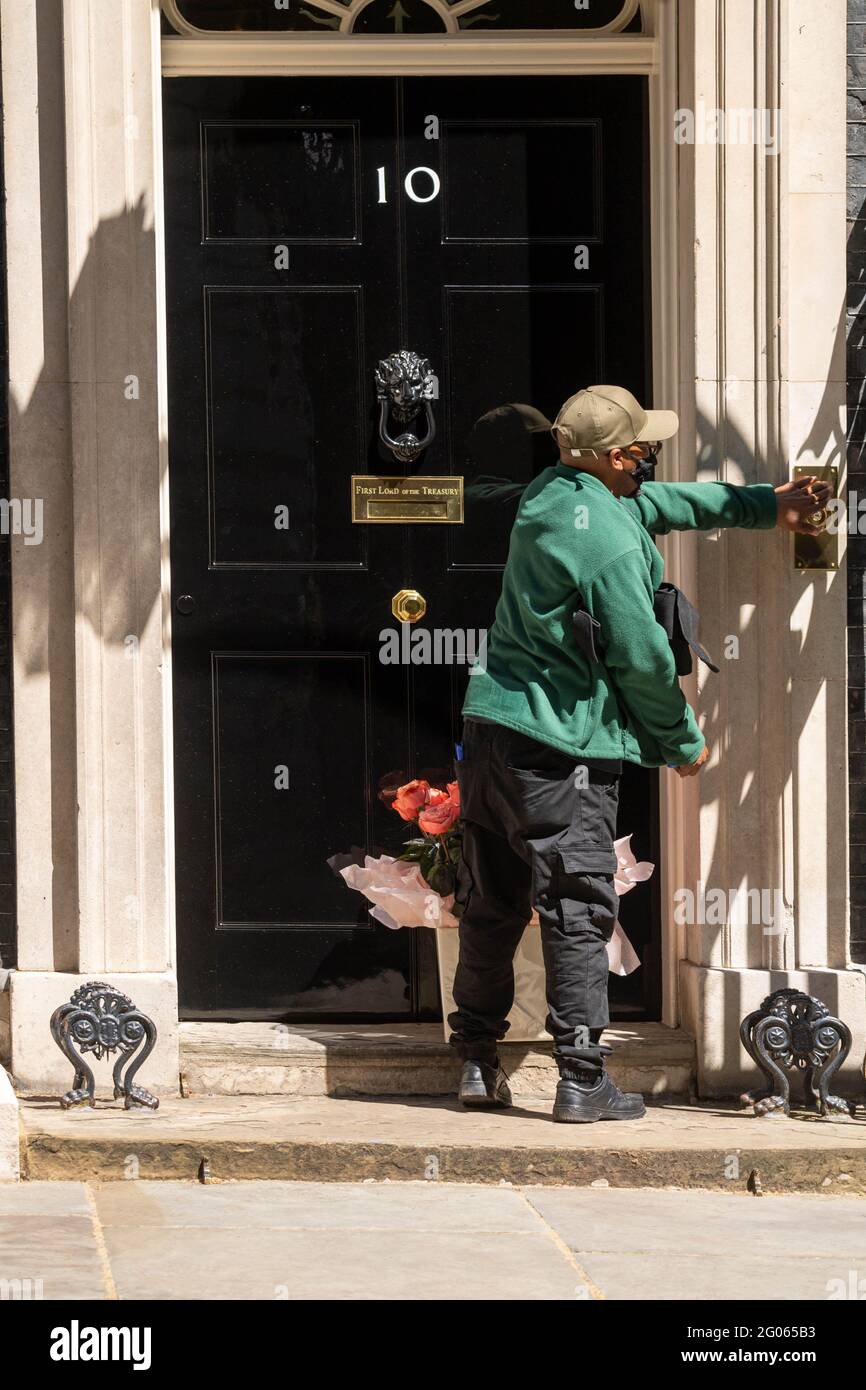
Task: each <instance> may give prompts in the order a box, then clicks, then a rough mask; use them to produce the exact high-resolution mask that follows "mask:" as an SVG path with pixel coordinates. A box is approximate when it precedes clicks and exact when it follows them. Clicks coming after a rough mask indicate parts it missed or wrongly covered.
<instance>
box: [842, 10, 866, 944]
mask: <svg viewBox="0 0 866 1390" xmlns="http://www.w3.org/2000/svg"><path fill="white" fill-rule="evenodd" d="M847 86H848V169H847V185H848V204H847V210H848V304H847V323H846V330H847V342H848V370H847V375H848V426H847V438H848V470H849V472H848V489H849V491H850V492H856V493H857V494H858V496H859V497H864V498H866V343H864V331H866V298H864V297H866V0H848V79H847ZM864 616H866V535H863V536H860V535H857V536H850V537H849V541H848V702H849V703H848V709H849V724H848V767H849V775H850V793H849V795H850V807H851V815H850V820H849V826H850V830H849V834H850V852H851V869H850V875H851V879H850V882H851V958H852V960H854V961H859V962H866V654H864V653H866V637H864Z"/></svg>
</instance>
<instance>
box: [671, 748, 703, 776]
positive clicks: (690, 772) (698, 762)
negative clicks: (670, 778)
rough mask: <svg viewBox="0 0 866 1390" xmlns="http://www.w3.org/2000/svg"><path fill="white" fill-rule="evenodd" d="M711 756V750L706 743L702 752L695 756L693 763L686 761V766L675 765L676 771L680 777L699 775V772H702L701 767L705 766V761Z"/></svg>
mask: <svg viewBox="0 0 866 1390" xmlns="http://www.w3.org/2000/svg"><path fill="white" fill-rule="evenodd" d="M709 756H710V750H709V748H708V746H707V745H706V744H704V746H703V748H702V749H701V751H700V753H699V754H698V756H697V757H696V758H695V760H694V762H693V763H686V765H685V766H684V767H675V768H674V772H675V773H676V774H677V776H678V777H697V775H698V773H699V772H700V770H701V768H702V767H703V765H704V763H705V762H706V761H707V758H708V757H709Z"/></svg>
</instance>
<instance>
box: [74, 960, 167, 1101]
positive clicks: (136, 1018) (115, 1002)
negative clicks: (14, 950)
mask: <svg viewBox="0 0 866 1390" xmlns="http://www.w3.org/2000/svg"><path fill="white" fill-rule="evenodd" d="M51 1036H52V1037H53V1039H54V1041H55V1042H56V1043H57V1046H58V1047H59V1048H60V1051H61V1052H62V1053H63V1055H64V1057H67V1058H68V1059H69V1061H70V1062H71V1063H72V1065H73V1067H74V1069H75V1080H74V1081H73V1083H72V1090H71V1091H67V1092H66V1095H65V1096H62V1097H61V1100H60V1104H61V1105H62V1107H63V1109H64V1110H69V1109H70V1108H71V1107H72V1106H75V1105H94V1104H95V1099H96V1098H95V1083H94V1080H93V1072H92V1071H91V1069H90V1067H89V1066H88V1065H87V1063H86V1061H85V1060H84V1054H85V1053H87V1052H91V1053H92V1054H93V1056H94V1057H95V1058H96V1060H97V1061H101V1060H102V1058H103V1057H105V1056H110V1055H111V1054H112V1053H114V1052H119V1054H120V1055H119V1057H118V1058H117V1061H116V1062H115V1064H114V1069H113V1071H112V1073H111V1079H112V1081H113V1082H114V1098H115V1100H117V1099H119V1097H120V1096H123V1104H124V1109H125V1110H156V1109H157V1108H158V1106H159V1101H158V1100H157V1099H156V1096H152V1095H151V1094H150V1091H145V1090H144V1089H143V1088H142V1087H141V1086H133V1084H132V1078H133V1077H134V1075H135V1073H136V1072H137V1071H138V1069H139V1067H140V1066H141V1064H142V1062H143V1061H145V1059H146V1058H147V1057H149V1056H150V1054H151V1052H152V1051H153V1049H154V1047H155V1046H156V1024H155V1023H154V1022H153V1019H150V1018H148V1016H147V1014H143V1013H142V1012H141V1010H140V1009H137V1008H136V1007H135V1005H134V1004H133V1002H132V1000H131V999H128V998H127V996H126V995H125V994H121V993H120V990H118V989H115V988H114V987H113V986H112V985H106V984H103V982H102V981H101V980H90V981H89V982H88V983H87V984H86V985H80V986H79V987H78V989H77V990H76V991H75V993H74V994H73V995H72V998H71V999H70V1000H69V1003H68V1004H61V1005H60V1007H59V1008H57V1009H55V1010H54V1013H53V1014H52V1015H51ZM136 1054H137V1055H136ZM124 1068H126V1074H125V1075H124V1074H123V1072H124Z"/></svg>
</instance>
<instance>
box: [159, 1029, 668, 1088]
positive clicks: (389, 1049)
mask: <svg viewBox="0 0 866 1390" xmlns="http://www.w3.org/2000/svg"><path fill="white" fill-rule="evenodd" d="M604 1041H605V1042H606V1043H608V1044H609V1045H610V1046H611V1047H612V1048H613V1052H612V1054H611V1056H610V1057H609V1058H608V1062H607V1065H608V1069H609V1071H610V1073H611V1075H612V1077H613V1079H614V1080H615V1081H616V1082H617V1084H618V1085H619V1086H620V1087H621V1088H622V1089H623V1090H625V1091H640V1092H641V1093H642V1094H643V1095H645V1096H653V1097H662V1096H687V1095H689V1094H690V1092H691V1091H693V1089H694V1076H695V1044H694V1041H693V1039H692V1038H691V1037H689V1035H688V1034H687V1033H684V1032H683V1031H682V1029H680V1028H666V1027H665V1026H664V1025H663V1024H661V1023H637V1024H630V1025H617V1026H615V1027H612V1028H610V1029H609V1030H608V1031H607V1032H606V1033H605V1035H604ZM501 1055H502V1062H503V1066H504V1068H505V1070H506V1072H507V1073H508V1075H509V1077H510V1078H511V1084H512V1090H514V1091H519V1092H520V1093H521V1094H522V1095H527V1096H538V1097H539V1098H543V1099H548V1100H549V1099H552V1098H553V1093H554V1091H555V1089H556V1079H557V1072H556V1066H555V1064H554V1061H553V1056H552V1051H551V1044H550V1043H503V1044H502V1047H501ZM180 1059H181V1060H180V1070H181V1078H182V1088H183V1093H184V1095H187V1096H206V1095H214V1096H228V1095H235V1096H241V1095H246V1096H277V1095H281V1096H351V1095H356V1096H448V1095H453V1094H454V1092H455V1091H456V1089H457V1081H458V1077H459V1063H458V1061H457V1058H456V1055H455V1053H454V1051H453V1049H452V1048H450V1047H449V1046H448V1045H447V1043H446V1042H445V1041H444V1039H443V1036H442V1025H441V1024H437V1023H428V1024H425V1023H410V1024H388V1023H380V1024H370V1025H364V1024H344V1025H340V1024H314V1023H310V1024H280V1023H182V1024H181V1025H180ZM142 1083H143V1084H144V1085H146V1084H147V1077H146V1076H145V1075H144V1073H142Z"/></svg>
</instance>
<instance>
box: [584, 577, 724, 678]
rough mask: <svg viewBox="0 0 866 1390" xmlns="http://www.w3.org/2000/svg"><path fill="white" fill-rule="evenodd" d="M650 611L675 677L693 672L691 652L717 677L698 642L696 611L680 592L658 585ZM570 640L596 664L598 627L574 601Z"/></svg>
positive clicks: (705, 652)
mask: <svg viewBox="0 0 866 1390" xmlns="http://www.w3.org/2000/svg"><path fill="white" fill-rule="evenodd" d="M653 609H654V611H655V615H656V622H657V623H659V624H660V625H661V626H662V627H663V628H664V630H665V633H666V634H667V639H668V641H669V643H670V647H671V651H672V652H673V656H674V663H675V665H676V668H677V675H678V676H690V675H691V673H692V670H693V663H692V652H694V653H695V655H696V656H698V657H699V658H700V660H701V661H703V663H704V665H705V666H709V668H710V670H711V671H715V672H716V674H717V675H718V671H719V668H718V666H716V665H715V663H714V662H713V661H712V660H711V658H710V656H709V654H708V652H707V650H706V648H705V647H702V646H701V643H700V641H699V640H698V628H699V625H700V618H699V617H698V610H697V609H696V608H695V607H694V605H693V604H691V603H689V600H688V599H687V598H686V596H685V594H684V593H683V592H682V590H680V589H678V588H677V586H676V585H675V584H660V585H659V587H658V588H657V589H656V591H655V594H654V596H653ZM571 625H572V630H573V632H574V638H575V641H576V642H577V645H578V647H579V648H580V650H581V651H582V652H583V654H584V656H585V657H587V658H588V659H589V660H590V661H600V660H601V657H600V655H599V648H600V645H601V643H600V637H599V634H600V633H601V623H600V622H599V621H598V619H597V618H594V617H593V616H592V614H591V613H589V612H588V611H587V609H586V608H585V607H584V605H583V600H582V599H579V600H578V606H577V608H576V609H575V610H574V612H573V613H572V615H571Z"/></svg>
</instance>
